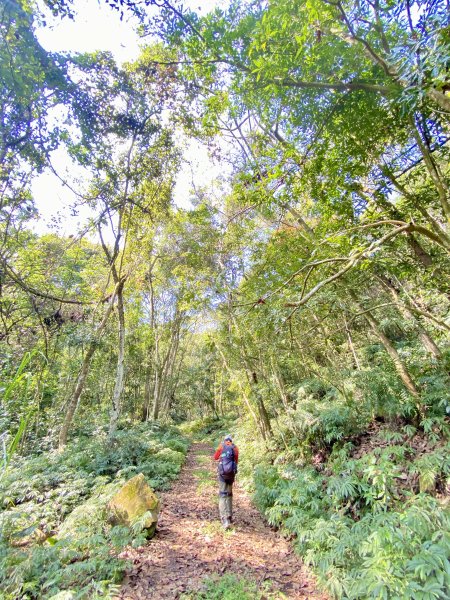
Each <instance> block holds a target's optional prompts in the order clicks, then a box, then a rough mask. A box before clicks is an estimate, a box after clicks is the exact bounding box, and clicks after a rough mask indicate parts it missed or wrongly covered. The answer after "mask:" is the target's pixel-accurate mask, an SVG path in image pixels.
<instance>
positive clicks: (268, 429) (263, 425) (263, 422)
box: [248, 371, 273, 441]
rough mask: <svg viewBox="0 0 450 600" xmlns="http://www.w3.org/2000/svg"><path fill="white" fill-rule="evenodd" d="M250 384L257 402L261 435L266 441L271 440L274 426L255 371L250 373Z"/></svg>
mask: <svg viewBox="0 0 450 600" xmlns="http://www.w3.org/2000/svg"><path fill="white" fill-rule="evenodd" d="M248 378H249V382H250V385H251V388H252V391H253V396H254V397H255V400H256V407H257V409H258V424H259V429H260V431H261V435H262V437H263V439H264V441H267V440H268V439H270V438H271V437H272V435H273V433H272V426H271V425H270V419H269V415H268V413H267V410H266V407H265V405H264V401H263V399H262V396H261V392H260V391H259V389H258V376H257V374H256V372H255V371H251V372H248Z"/></svg>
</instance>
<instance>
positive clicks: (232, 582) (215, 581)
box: [181, 574, 286, 600]
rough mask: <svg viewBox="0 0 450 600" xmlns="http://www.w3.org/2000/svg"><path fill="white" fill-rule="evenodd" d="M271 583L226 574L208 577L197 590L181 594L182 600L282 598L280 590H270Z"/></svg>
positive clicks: (266, 599)
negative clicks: (261, 582)
mask: <svg viewBox="0 0 450 600" xmlns="http://www.w3.org/2000/svg"><path fill="white" fill-rule="evenodd" d="M270 588H271V584H270V582H268V581H265V582H264V583H263V584H261V585H258V584H257V583H256V582H255V581H251V580H249V579H245V578H243V577H236V575H232V574H226V575H222V576H216V577H208V578H206V579H205V580H204V582H203V585H202V588H201V589H200V590H199V591H196V592H191V593H188V594H183V595H182V596H181V598H182V600H283V599H285V598H286V596H285V595H284V594H282V593H281V592H272V591H271V589H270Z"/></svg>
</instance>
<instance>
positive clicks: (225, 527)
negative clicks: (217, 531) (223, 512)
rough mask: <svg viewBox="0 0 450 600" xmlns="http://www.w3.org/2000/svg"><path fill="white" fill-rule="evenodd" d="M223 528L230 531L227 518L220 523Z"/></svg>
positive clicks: (229, 522)
mask: <svg viewBox="0 0 450 600" xmlns="http://www.w3.org/2000/svg"><path fill="white" fill-rule="evenodd" d="M222 525H223V528H224V529H230V527H231V521H230V519H228V518H225V519H224V520H223V522H222Z"/></svg>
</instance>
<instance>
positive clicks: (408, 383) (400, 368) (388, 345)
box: [349, 290, 419, 400]
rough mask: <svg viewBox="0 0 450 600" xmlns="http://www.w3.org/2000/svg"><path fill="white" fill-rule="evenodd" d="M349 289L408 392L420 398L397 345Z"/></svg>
mask: <svg viewBox="0 0 450 600" xmlns="http://www.w3.org/2000/svg"><path fill="white" fill-rule="evenodd" d="M349 291H350V296H351V298H353V300H354V302H355V304H356V305H357V307H358V309H359V310H360V311H361V312H363V313H364V318H365V319H366V321H367V322H368V323H369V325H370V327H371V329H372V331H373V332H374V334H375V335H376V336H377V338H378V339H379V340H380V341H381V343H382V344H383V346H384V348H385V350H386V352H387V353H388V354H389V356H390V357H391V360H392V362H393V363H394V366H395V369H396V371H397V373H398V375H399V377H400V379H401V380H402V383H403V385H404V386H405V388H406V389H407V390H408V392H409V393H410V394H411V395H412V396H413V397H414V398H415V399H416V400H418V399H419V391H418V389H417V387H416V384H415V383H414V381H413V378H412V377H411V375H410V373H409V371H408V369H407V368H406V366H405V365H404V363H403V361H402V359H401V358H400V355H399V353H398V352H397V350H396V348H395V346H394V345H393V343H392V342H391V340H390V339H389V338H388V337H387V335H386V334H385V333H384V332H383V330H382V329H381V327H380V324H379V323H378V321H377V320H376V318H375V317H374V316H373V315H372V313H371V312H370V311H367V310H364V308H363V307H362V306H361V304H360V303H359V301H358V299H357V297H356V294H355V293H354V292H353V290H349Z"/></svg>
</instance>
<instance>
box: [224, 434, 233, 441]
mask: <svg viewBox="0 0 450 600" xmlns="http://www.w3.org/2000/svg"><path fill="white" fill-rule="evenodd" d="M223 441H224V442H225V444H232V443H233V438H232V437H231V435H230V434H229V433H228V434H227V435H226V436H225V437H224V438H223Z"/></svg>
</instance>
